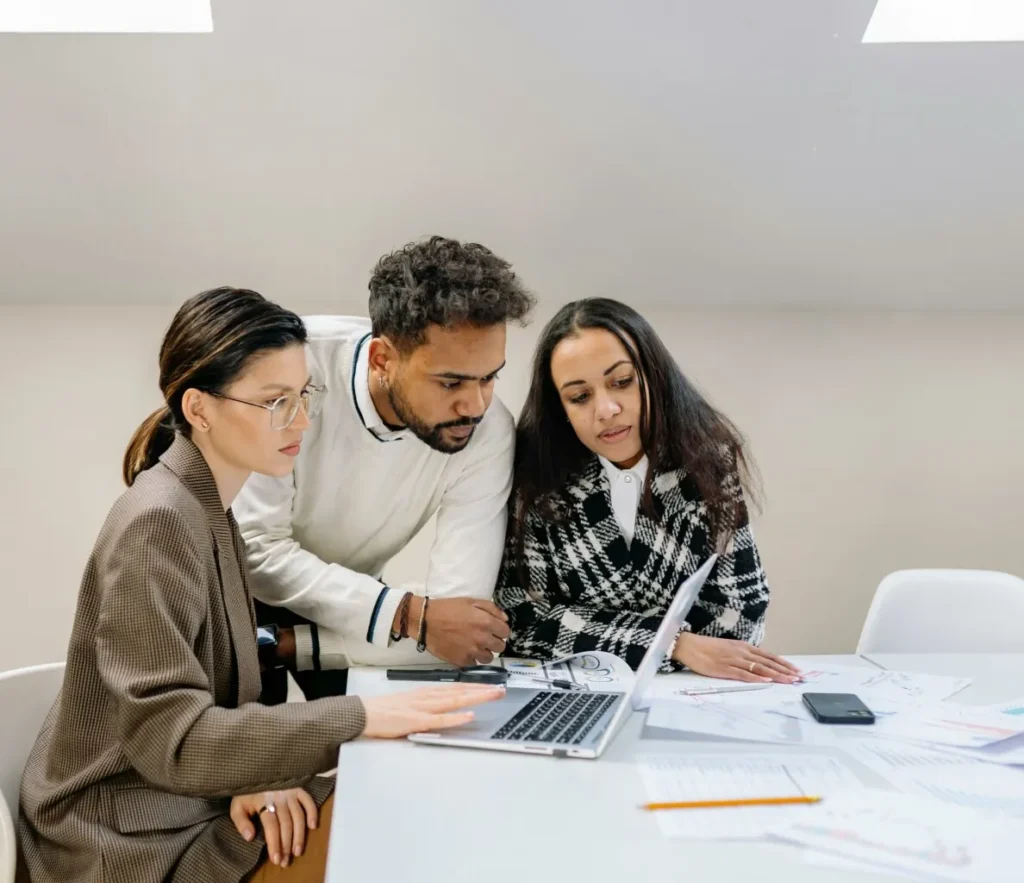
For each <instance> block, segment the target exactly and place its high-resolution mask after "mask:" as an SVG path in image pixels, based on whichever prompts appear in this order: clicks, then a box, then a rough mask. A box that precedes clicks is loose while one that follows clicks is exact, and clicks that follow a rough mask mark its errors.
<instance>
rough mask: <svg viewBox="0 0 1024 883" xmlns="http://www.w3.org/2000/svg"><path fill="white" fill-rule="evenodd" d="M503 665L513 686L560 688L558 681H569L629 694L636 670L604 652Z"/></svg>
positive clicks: (588, 688) (522, 660) (590, 687)
mask: <svg viewBox="0 0 1024 883" xmlns="http://www.w3.org/2000/svg"><path fill="white" fill-rule="evenodd" d="M502 664H503V665H504V666H505V668H506V669H507V670H508V671H509V673H510V677H509V680H508V686H509V687H538V688H541V689H544V688H546V687H551V688H553V689H559V687H558V686H557V685H556V684H555V683H554V682H556V681H565V682H568V683H571V684H573V685H574V686H575V687H576V688H578V689H584V690H594V691H597V692H606V693H607V692H612V693H625V692H628V691H629V689H630V687H631V686H632V684H633V678H634V674H633V670H632V669H631V668H630V667H629V666H628V665H627V664H626V662H625V660H623V659H619V657H618V656H613V655H612V654H611V653H604V652H601V651H595V652H593V653H577V654H575V655H573V656H566V657H564V658H562V659H556V660H553V661H552V662H539V661H537V660H534V659H503V660H502Z"/></svg>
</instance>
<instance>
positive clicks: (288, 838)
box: [230, 788, 318, 868]
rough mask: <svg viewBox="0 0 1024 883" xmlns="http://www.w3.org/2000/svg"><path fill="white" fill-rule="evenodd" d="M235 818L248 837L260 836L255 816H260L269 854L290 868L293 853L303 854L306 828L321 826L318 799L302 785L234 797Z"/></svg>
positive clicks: (274, 859)
mask: <svg viewBox="0 0 1024 883" xmlns="http://www.w3.org/2000/svg"><path fill="white" fill-rule="evenodd" d="M230 814H231V821H233V822H234V823H235V827H236V828H237V829H238V833H239V834H241V835H242V837H243V838H244V839H246V840H252V838H253V837H255V836H256V828H255V826H254V825H253V823H252V817H253V816H259V820H260V824H261V825H262V826H263V836H264V839H265V840H266V841H267V853H268V854H269V855H270V860H271V861H272V862H273V863H274V864H275V865H280V866H281V867H282V868H286V867H288V865H289V864H290V862H291V859H292V856H300V855H302V850H303V849H304V848H305V846H306V827H307V825H308V826H309V827H310V828H315V827H316V825H317V816H318V812H317V808H316V802H315V801H314V800H313V798H312V797H310V796H309V794H308V793H306V791H304V790H303V789H302V788H291V789H289V790H288V791H265V792H262V793H260V794H242V795H240V796H238V797H233V798H232V799H231V813H230Z"/></svg>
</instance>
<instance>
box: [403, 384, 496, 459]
mask: <svg viewBox="0 0 1024 883" xmlns="http://www.w3.org/2000/svg"><path fill="white" fill-rule="evenodd" d="M388 403H389V404H390V405H391V409H392V410H393V411H394V412H395V416H397V417H398V419H399V420H401V421H402V423H403V424H404V425H405V427H406V428H407V429H408V430H409V431H410V432H411V433H412V434H413V435H415V436H416V438H418V439H419V440H420V441H421V442H423V443H424V444H425V445H427V446H428V447H431V448H433V449H434V450H435V451H440V452H441V453H442V454H457V453H458V452H459V451H461V450H462V449H463V448H464V447H466V445H468V444H469V440H470V439H471V438H472V437H473V433H472V432H470V434H469V435H467V436H466V437H465V438H464V439H452V440H448V439H446V438H445V437H444V430H446V429H454V428H455V427H457V426H476V425H477V424H478V423H479V422H480V421H481V420H483V417H477V418H476V419H475V420H474V419H473V418H472V417H463V418H462V419H461V420H451V421H449V422H448V423H438V424H437V425H436V426H429V425H428V424H426V423H424V422H423V421H422V420H420V418H419V417H417V416H416V412H415V411H413V409H412V406H411V405H410V404H409V402H408V401H407V400H406V399H405V397H404V396H403V395H402V393H401V392H400V391H399V390H398V388H397V387H396V386H395V385H394V384H392V385H391V386H389V387H388Z"/></svg>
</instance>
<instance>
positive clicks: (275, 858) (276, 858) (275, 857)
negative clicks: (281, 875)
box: [270, 852, 281, 865]
mask: <svg viewBox="0 0 1024 883" xmlns="http://www.w3.org/2000/svg"><path fill="white" fill-rule="evenodd" d="M270 860H271V861H272V862H273V863H274V864H275V865H279V864H281V856H279V855H278V854H277V853H276V852H275V853H274V854H273V855H272V856H271V857H270Z"/></svg>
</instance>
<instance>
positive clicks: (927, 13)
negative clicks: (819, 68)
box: [862, 0, 1024, 43]
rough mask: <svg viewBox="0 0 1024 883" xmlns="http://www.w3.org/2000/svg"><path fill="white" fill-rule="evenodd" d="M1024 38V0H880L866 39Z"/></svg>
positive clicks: (954, 40)
mask: <svg viewBox="0 0 1024 883" xmlns="http://www.w3.org/2000/svg"><path fill="white" fill-rule="evenodd" d="M1015 40H1024V3H1021V2H1020V0H878V4H877V5H876V6H875V11H874V13H873V14H872V16H871V21H869V22H868V27H867V30H866V31H864V39H863V41H862V42H864V43H981V42H985V43H989V42H1008V41H1015Z"/></svg>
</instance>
